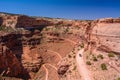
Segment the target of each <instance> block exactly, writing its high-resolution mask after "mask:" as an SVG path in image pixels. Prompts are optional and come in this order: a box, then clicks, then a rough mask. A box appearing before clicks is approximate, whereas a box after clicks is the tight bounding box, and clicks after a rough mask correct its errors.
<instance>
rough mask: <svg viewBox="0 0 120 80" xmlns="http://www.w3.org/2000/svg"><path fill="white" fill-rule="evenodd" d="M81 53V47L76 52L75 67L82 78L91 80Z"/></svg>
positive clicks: (82, 50)
mask: <svg viewBox="0 0 120 80" xmlns="http://www.w3.org/2000/svg"><path fill="white" fill-rule="evenodd" d="M83 53H84V49H81V50H80V51H79V52H78V53H77V54H76V61H77V67H78V71H79V73H80V75H81V76H82V80H93V78H92V76H91V75H90V72H89V70H88V69H87V66H86V64H85V62H84V59H83Z"/></svg>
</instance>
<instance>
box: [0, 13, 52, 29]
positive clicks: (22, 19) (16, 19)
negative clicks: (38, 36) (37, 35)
mask: <svg viewBox="0 0 120 80" xmlns="http://www.w3.org/2000/svg"><path fill="white" fill-rule="evenodd" d="M0 25H2V26H6V27H12V28H18V27H19V28H20V27H23V28H24V27H40V26H47V25H52V23H51V22H50V21H48V20H44V19H41V18H39V19H37V18H32V17H28V16H25V15H9V14H0Z"/></svg>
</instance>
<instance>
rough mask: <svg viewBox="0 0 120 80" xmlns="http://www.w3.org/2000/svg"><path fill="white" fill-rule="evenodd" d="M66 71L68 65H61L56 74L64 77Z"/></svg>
mask: <svg viewBox="0 0 120 80" xmlns="http://www.w3.org/2000/svg"><path fill="white" fill-rule="evenodd" d="M68 69H69V65H61V66H60V67H59V69H58V74H59V75H64V74H65V73H66V72H67V70H68Z"/></svg>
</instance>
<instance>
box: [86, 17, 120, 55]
mask: <svg viewBox="0 0 120 80" xmlns="http://www.w3.org/2000/svg"><path fill="white" fill-rule="evenodd" d="M119 20H120V19H111V18H110V19H100V20H98V22H96V23H92V24H94V26H91V30H90V29H89V30H88V31H89V33H88V36H89V38H88V39H89V41H88V45H89V48H90V49H92V50H94V49H99V50H104V51H107V52H115V53H120V49H119V47H120V29H119V28H120V23H119Z"/></svg>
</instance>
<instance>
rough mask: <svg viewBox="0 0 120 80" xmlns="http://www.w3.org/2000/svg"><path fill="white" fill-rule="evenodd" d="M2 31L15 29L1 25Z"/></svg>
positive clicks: (0, 29)
mask: <svg viewBox="0 0 120 80" xmlns="http://www.w3.org/2000/svg"><path fill="white" fill-rule="evenodd" d="M0 31H5V32H12V31H14V29H13V28H11V27H6V26H0Z"/></svg>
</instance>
